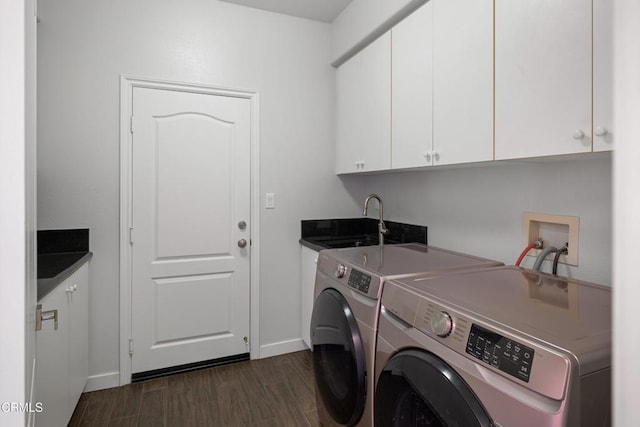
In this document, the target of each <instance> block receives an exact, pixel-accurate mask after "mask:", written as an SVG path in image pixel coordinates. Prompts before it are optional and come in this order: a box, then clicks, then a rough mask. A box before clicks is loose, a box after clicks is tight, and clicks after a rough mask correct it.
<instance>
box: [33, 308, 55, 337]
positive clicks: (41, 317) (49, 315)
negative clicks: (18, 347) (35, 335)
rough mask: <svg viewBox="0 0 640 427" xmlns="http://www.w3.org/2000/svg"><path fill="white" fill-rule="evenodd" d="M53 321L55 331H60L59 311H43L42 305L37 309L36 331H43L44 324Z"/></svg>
mask: <svg viewBox="0 0 640 427" xmlns="http://www.w3.org/2000/svg"><path fill="white" fill-rule="evenodd" d="M52 319H53V329H54V330H56V331H57V330H58V310H47V311H42V304H38V306H37V307H36V331H40V330H42V322H44V321H45V320H52Z"/></svg>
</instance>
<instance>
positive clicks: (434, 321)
mask: <svg viewBox="0 0 640 427" xmlns="http://www.w3.org/2000/svg"><path fill="white" fill-rule="evenodd" d="M431 329H433V332H435V333H436V335H438V336H439V337H443V338H444V337H446V336H448V335H449V334H450V333H451V330H452V329H453V320H451V316H450V315H449V313H447V312H446V311H439V312H438V313H436V314H435V315H434V316H433V317H432V318H431Z"/></svg>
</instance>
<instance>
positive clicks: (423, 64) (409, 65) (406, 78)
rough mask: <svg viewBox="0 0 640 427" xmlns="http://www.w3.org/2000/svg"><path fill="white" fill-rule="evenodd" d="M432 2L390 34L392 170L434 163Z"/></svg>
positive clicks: (397, 26) (406, 19)
mask: <svg viewBox="0 0 640 427" xmlns="http://www.w3.org/2000/svg"><path fill="white" fill-rule="evenodd" d="M432 3H433V2H429V3H427V4H425V5H424V6H422V7H421V8H420V9H418V10H417V11H415V12H414V13H413V14H411V15H410V16H408V17H407V18H405V19H404V20H403V21H402V22H400V23H399V24H398V25H396V26H395V27H393V30H392V31H391V37H392V45H391V67H392V73H391V75H392V80H391V117H392V119H391V123H392V130H391V135H392V136H391V141H392V142H391V148H392V149H391V166H392V167H393V168H394V169H395V168H412V167H420V166H429V165H431V164H432V162H433V87H432V83H433V82H432V75H433V59H432V58H433V5H432Z"/></svg>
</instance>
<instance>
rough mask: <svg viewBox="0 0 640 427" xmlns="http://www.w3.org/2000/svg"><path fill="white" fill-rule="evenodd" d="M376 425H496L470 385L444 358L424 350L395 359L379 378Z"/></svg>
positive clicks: (403, 354) (402, 354)
mask: <svg viewBox="0 0 640 427" xmlns="http://www.w3.org/2000/svg"><path fill="white" fill-rule="evenodd" d="M375 424H376V426H385V427H386V426H449V427H451V426H460V427H475V426H482V427H485V426H492V425H493V423H492V422H491V419H490V418H489V416H488V415H487V412H486V410H485V409H484V407H483V406H482V404H481V403H480V401H479V400H478V398H477V397H476V395H475V394H474V393H473V391H472V390H471V389H470V388H469V386H468V385H467V383H466V382H465V381H464V380H463V379H462V378H461V377H460V375H458V374H457V373H456V372H455V371H454V370H453V368H451V367H450V366H449V365H447V364H446V363H445V362H444V361H443V360H442V359H440V358H438V357H436V356H434V355H433V354H431V353H428V352H426V351H421V350H404V351H401V352H400V353H398V354H396V355H395V356H393V357H392V358H391V359H390V360H389V361H388V362H387V364H386V365H385V367H384V369H383V371H382V372H381V374H380V378H379V379H378V385H377V386H376V393H375Z"/></svg>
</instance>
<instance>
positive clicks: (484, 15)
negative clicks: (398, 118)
mask: <svg viewBox="0 0 640 427" xmlns="http://www.w3.org/2000/svg"><path fill="white" fill-rule="evenodd" d="M514 3H517V4H522V3H523V2H514ZM525 3H526V2H525ZM536 3H537V2H536ZM433 25H434V30H433V31H434V33H433V146H434V156H433V164H434V165H448V164H457V163H468V162H479V161H486V160H493V0H434V2H433Z"/></svg>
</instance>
